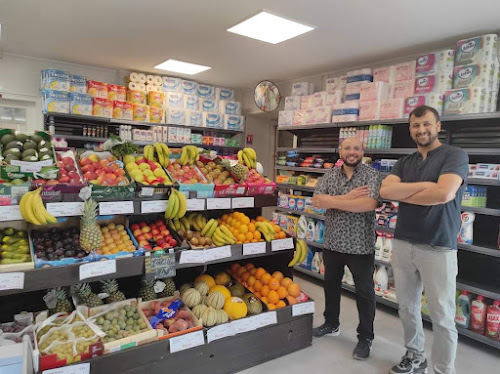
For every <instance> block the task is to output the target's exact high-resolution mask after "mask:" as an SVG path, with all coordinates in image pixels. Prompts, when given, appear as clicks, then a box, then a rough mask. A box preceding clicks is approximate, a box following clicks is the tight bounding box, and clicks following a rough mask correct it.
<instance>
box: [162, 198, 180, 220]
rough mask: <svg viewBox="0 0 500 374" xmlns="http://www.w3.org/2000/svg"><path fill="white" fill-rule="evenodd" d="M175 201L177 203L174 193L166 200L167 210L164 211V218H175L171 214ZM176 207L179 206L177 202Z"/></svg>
mask: <svg viewBox="0 0 500 374" xmlns="http://www.w3.org/2000/svg"><path fill="white" fill-rule="evenodd" d="M176 201H177V195H176V194H174V193H171V194H170V197H169V198H168V204H167V210H166V211H165V218H167V219H172V218H174V217H175V216H174V214H173V213H174V207H175V205H176ZM177 205H179V203H178V202H177Z"/></svg>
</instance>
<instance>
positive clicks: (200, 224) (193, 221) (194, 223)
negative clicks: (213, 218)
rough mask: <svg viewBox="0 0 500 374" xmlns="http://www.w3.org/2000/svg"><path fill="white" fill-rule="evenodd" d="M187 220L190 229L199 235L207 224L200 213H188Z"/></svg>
mask: <svg viewBox="0 0 500 374" xmlns="http://www.w3.org/2000/svg"><path fill="white" fill-rule="evenodd" d="M187 219H188V220H189V223H190V225H191V227H192V228H193V229H194V230H195V231H198V232H199V233H201V232H202V230H203V228H204V227H205V225H206V224H207V219H206V218H205V217H203V215H202V214H200V213H194V212H192V213H189V215H188V216H187Z"/></svg>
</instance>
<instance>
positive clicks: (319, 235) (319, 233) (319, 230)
mask: <svg viewBox="0 0 500 374" xmlns="http://www.w3.org/2000/svg"><path fill="white" fill-rule="evenodd" d="M302 217H303V216H302ZM314 241H315V242H316V243H320V244H323V242H324V241H325V221H323V220H322V219H319V220H318V222H317V223H316V230H315V232H314Z"/></svg>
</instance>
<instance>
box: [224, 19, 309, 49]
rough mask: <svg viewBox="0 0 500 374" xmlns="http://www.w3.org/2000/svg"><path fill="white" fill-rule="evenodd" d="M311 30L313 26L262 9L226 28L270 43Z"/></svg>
mask: <svg viewBox="0 0 500 374" xmlns="http://www.w3.org/2000/svg"><path fill="white" fill-rule="evenodd" d="M311 30H314V27H311V26H306V25H303V24H301V23H298V22H294V21H290V20H287V19H285V18H282V17H278V16H275V15H273V14H270V13H267V12H264V11H262V12H260V13H259V14H257V15H255V16H253V17H250V18H249V19H247V20H245V21H243V22H241V23H239V24H237V25H236V26H233V27H231V28H229V29H227V31H229V32H232V33H235V34H239V35H243V36H247V37H249V38H252V39H257V40H261V41H263V42H267V43H271V44H278V43H281V42H283V41H285V40H288V39H291V38H295V37H296V36H299V35H301V34H304V33H306V32H309V31H311Z"/></svg>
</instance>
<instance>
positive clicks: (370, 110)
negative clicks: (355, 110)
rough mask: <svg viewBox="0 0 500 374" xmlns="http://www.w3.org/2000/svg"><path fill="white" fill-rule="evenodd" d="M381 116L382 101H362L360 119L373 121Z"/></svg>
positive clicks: (360, 103)
mask: <svg viewBox="0 0 500 374" xmlns="http://www.w3.org/2000/svg"><path fill="white" fill-rule="evenodd" d="M379 118H380V101H364V102H363V101H360V102H359V120H360V121H372V120H376V119H379Z"/></svg>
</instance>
